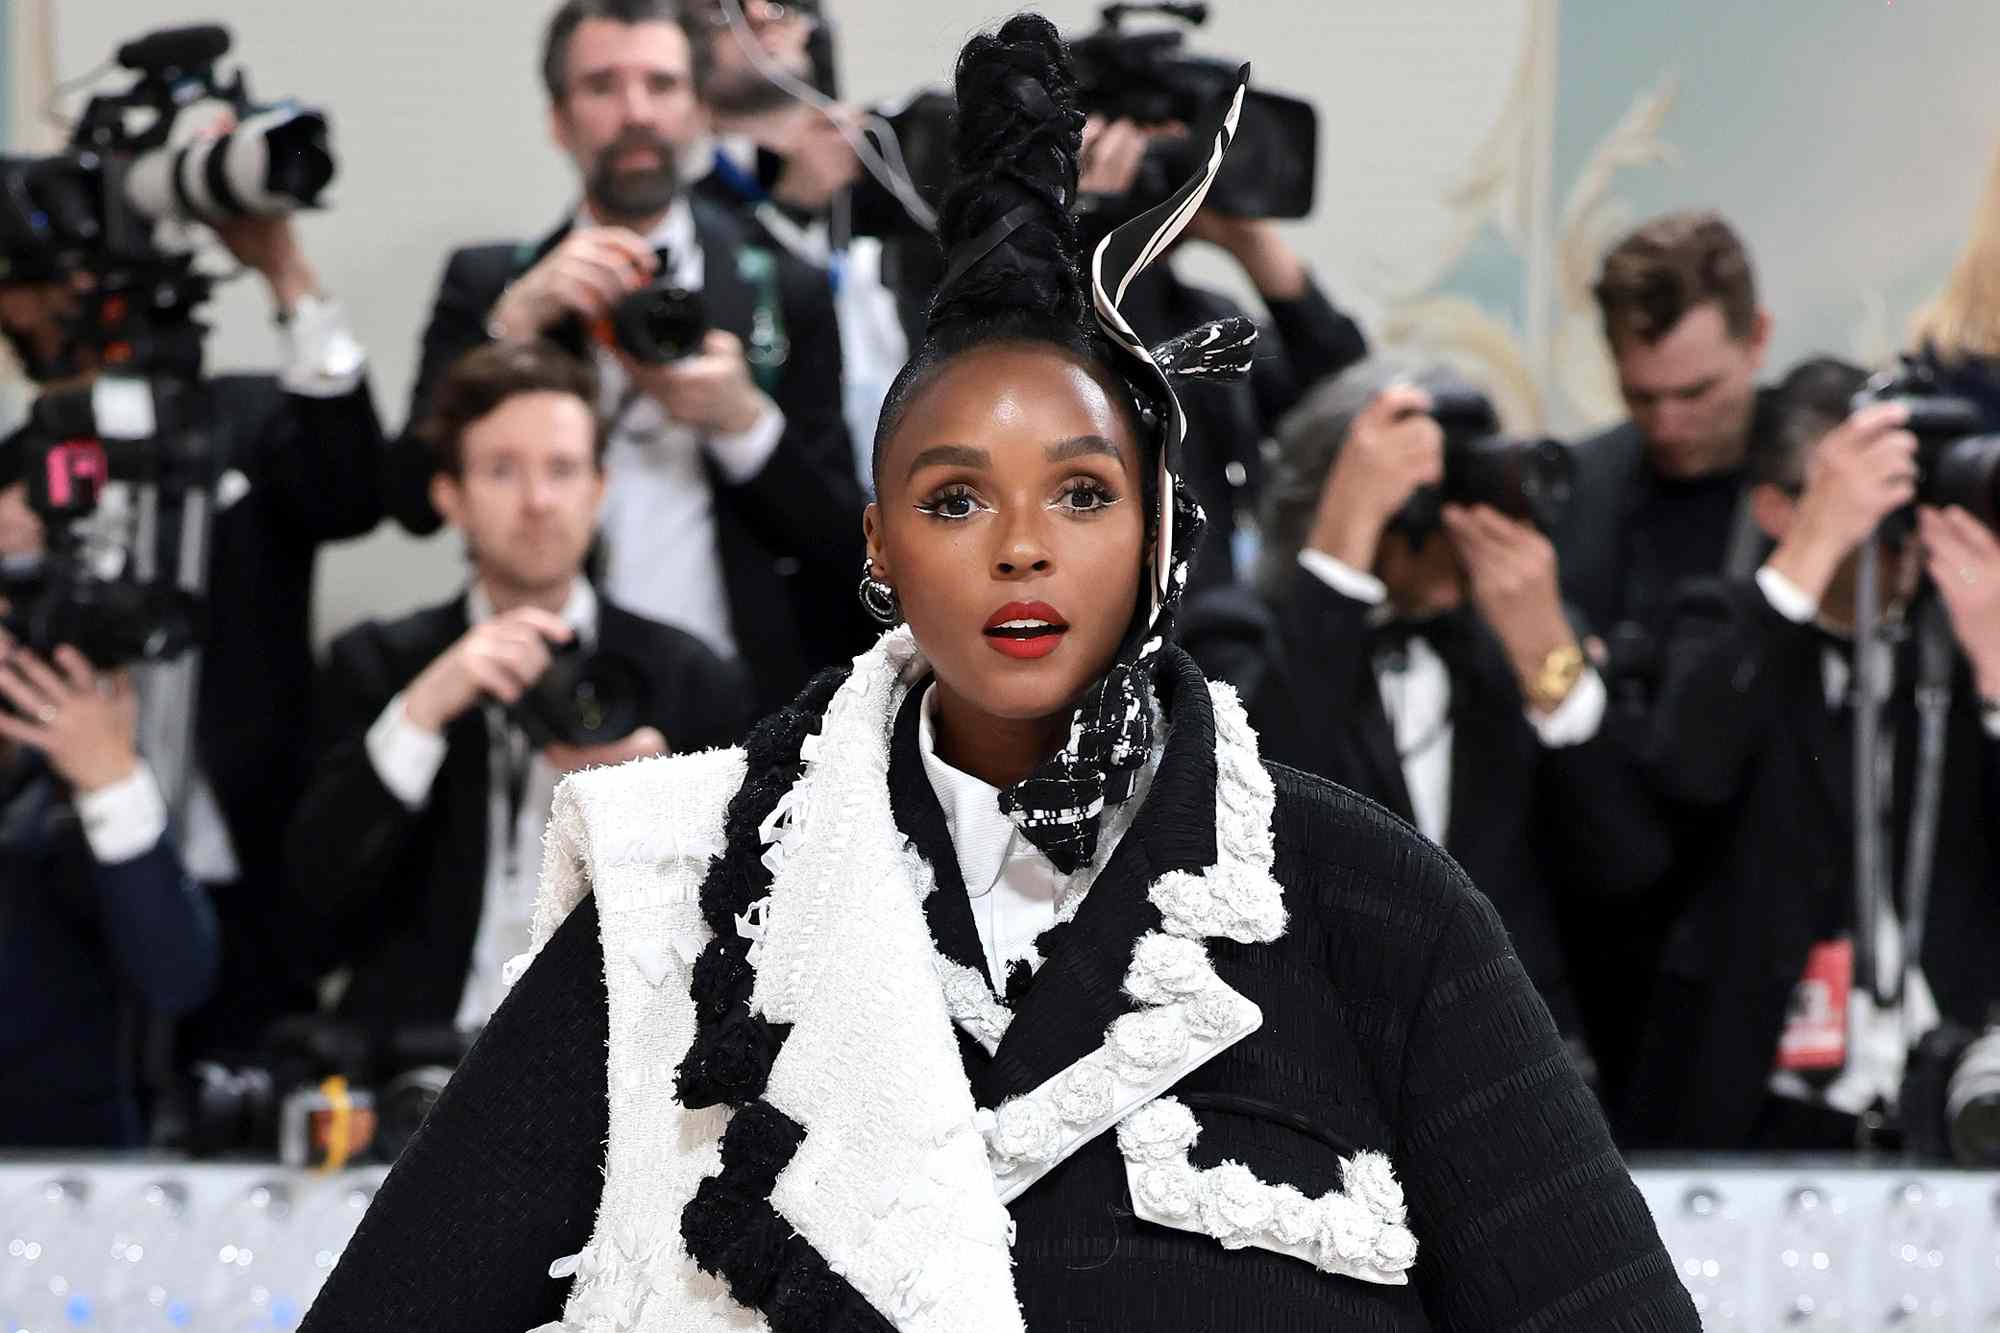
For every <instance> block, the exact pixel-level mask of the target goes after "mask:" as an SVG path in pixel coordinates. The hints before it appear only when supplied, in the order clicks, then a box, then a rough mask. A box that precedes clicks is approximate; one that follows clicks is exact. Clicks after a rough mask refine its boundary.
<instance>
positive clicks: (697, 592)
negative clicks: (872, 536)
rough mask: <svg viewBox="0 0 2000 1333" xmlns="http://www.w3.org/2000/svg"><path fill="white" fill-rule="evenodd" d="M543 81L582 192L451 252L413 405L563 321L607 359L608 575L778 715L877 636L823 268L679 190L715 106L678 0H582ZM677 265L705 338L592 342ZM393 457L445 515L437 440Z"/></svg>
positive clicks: (566, 13)
mask: <svg viewBox="0 0 2000 1333" xmlns="http://www.w3.org/2000/svg"><path fill="white" fill-rule="evenodd" d="M543 75H544V80H545V82H546V84H547V88H548V93H549V98H550V124H551V130H552V133H553V135H554V137H555V140H556V142H557V144H558V145H559V146H560V147H561V148H562V150H563V151H564V152H565V153H566V154H567V155H568V156H570V157H571V158H572V159H573V160H574V161H575V163H576V165H577V170H578V174H579V177H580V178H581V183H582V186H583V200H582V203H581V206H580V207H579V208H577V210H576V211H575V212H574V214H573V215H572V216H571V217H569V218H568V219H566V220H565V221H564V222H563V223H562V224H561V225H560V226H558V227H557V228H556V229H555V230H554V231H552V232H551V233H549V234H548V235H547V236H545V237H543V238H542V239H541V240H540V241H538V242H533V243H528V244H520V245H481V246H472V247H469V248H466V249H462V250H459V251H457V252H455V253H454V254H453V255H452V256H451V258H450V260H449V261H448V262H447V264H446V266H445V272H444V278H443V281H442V283H441V285H440V287H439V290H438V295H437V301H436V305H435V306H434V308H433V309H432V312H431V321H430V325H429V327H428V328H426V330H425V331H424V339H423V355H422V361H421V364H420V367H419V370H418V375H417V384H416V390H415V393H414V394H413V396H412V402H411V413H410V420H411V421H412V422H413V423H414V422H417V421H421V420H422V419H423V417H424V416H425V415H426V413H427V410H428V404H429V402H430V400H431V397H432V395H433V394H434V393H435V391H436V386H437V384H438V383H439V381H440V379H441V377H442V376H443V374H444V372H445V369H446V368H447V367H448V366H449V365H450V364H451V363H452V362H453V361H455V360H456V359H457V358H458V357H459V356H460V355H462V354H464V353H465V352H466V351H468V350H469V349H471V348H474V347H477V346H479V345H481V344H483V343H486V342H489V341H515V340H522V339H533V338H536V337H543V336H546V337H551V338H554V339H556V340H557V341H559V342H562V343H564V344H566V345H567V346H569V347H571V348H572V350H574V351H576V352H578V353H579V354H584V353H588V354H590V355H593V356H595V358H596V359H597V362H598V366H599V370H600V375H601V377H602V382H603V388H602V390H601V392H602V393H603V395H604V397H603V400H602V402H601V403H600V405H599V406H600V408H601V410H603V411H604V413H605V414H606V416H607V417H608V418H609V419H610V420H611V421H612V423H613V424H612V428H611V434H612V439H611V446H610V450H609V453H608V454H607V463H606V467H607V472H608V475H609V477H610V498H609V502H608V505H607V509H606V512H605V515H604V523H603V531H602V539H603V549H602V552H601V557H602V570H601V576H600V582H601V584H602V586H603V587H604V588H605V590H606V591H608V592H609V593H610V594H611V595H612V596H614V597H616V598H618V599H620V600H621V601H623V602H624V603H625V604H626V605H628V606H630V607H631V608H632V609H634V610H635V611H639V612H642V613H644V614H646V615H648V616H650V617H652V618H654V619H657V620H661V621H664V622H666V623H668V624H673V625H677V626H679V627H680V628H682V629H685V630H687V631H688V632H690V633H692V634H694V635H696V636H697V637H699V638H701V639H702V640H703V641H704V642H706V643H707V644H708V645H709V646H710V647H711V648H713V649H715V650H716V651H717V652H718V653H720V654H721V655H723V656H725V657H737V656H740V657H741V658H742V659H743V660H744V662H745V663H746V665H747V667H748V671H749V676H750V679H751V682H752V685H753V687H754V691H755V698H756V701H757V705H758V707H759V709H760V711H761V710H764V709H769V708H772V707H775V706H777V705H778V704H780V703H782V702H784V701H785V700H788V699H789V698H790V697H791V696H792V694H793V693H795V692H796V690H797V689H798V688H799V687H800V685H802V684H803V682H804V681H805V679H806V678H807V677H808V676H809V675H810V674H811V672H812V671H813V670H815V669H817V668H819V667H821V666H825V665H828V664H830V663H832V662H835V661H838V660H841V659H844V658H845V657H846V656H848V655H849V654H850V653H852V652H854V651H857V650H858V649H859V648H860V647H861V646H865V643H866V641H867V637H868V633H867V626H866V622H865V619H864V618H863V617H862V615H861V612H860V610H859V608H858V607H857V606H856V604H855V601H854V596H853V585H854V582H855V580H856V579H858V578H859V577H860V575H859V573H858V571H859V569H860V566H861V528H860V515H861V505H862V500H861V493H860V488H859V485H858V483H857V482H856V481H855V473H854V463H853V455H852V451H851V449H850V446H849V443H848V436H847V431H846V428H845V426H844V425H843V422H842V417H841V357H840V342H839V334H838V332H837V329H836V326H835V322H834V317H833V308H832V302H831V298H830V295H829V292H828V289H827V284H826V281H825V278H824V275H822V274H818V273H815V272H814V271H812V270H811V269H809V268H807V267H806V266H804V265H802V264H800V263H799V262H797V261H796V260H795V259H793V258H792V257H791V256H789V255H787V254H783V253H778V252H774V251H772V250H770V249H768V248H765V247H762V246H758V245H755V244H753V243H752V242H751V239H750V238H749V237H748V236H747V235H746V233H745V231H744V228H743V226H742V224H741V222H740V221H739V220H738V219H737V218H735V217H733V216H732V215H731V213H730V212H729V210H727V209H724V208H720V207H717V206H716V205H714V204H713V203H712V202H710V201H708V200H705V199H702V198H700V197H691V196H690V195H689V193H688V192H687V191H686V190H684V189H683V188H682V186H683V181H682V178H681V159H682V157H683V155H684V154H686V153H688V152H689V151H691V150H692V148H693V146H694V144H695V143H696V141H697V139H698V138H699V134H700V131H701V127H702V117H701V109H700V106H699V104H698V103H697V101H696V98H695V91H694V85H693V76H692V72H691V58H690V47H689V42H688V38H687V35H686V33H685V32H684V31H683V28H682V26H681V23H680V22H679V21H678V20H677V18H676V17H675V7H674V5H673V4H671V3H669V0H568V2H567V3H565V4H564V5H563V6H562V7H561V8H560V9H559V10H557V12H556V13H555V15H554V17H553V18H552V19H551V20H550V23H549V28H548V33H547V38H546V42H545V45H544V52H543ZM662 251H664V252H665V253H666V255H667V256H668V264H669V269H668V271H667V272H666V273H665V274H664V275H662V274H660V273H659V272H658V269H659V261H658V259H657V253H658V252H662ZM658 276H666V277H670V278H672V279H673V280H674V281H675V282H676V283H677V284H678V285H679V286H681V287H684V288H688V289H698V290H699V292H700V299H701V304H702V307H703V310H704V313H705V315H706V318H707V321H708V323H709V326H710V327H709V332H708V333H707V335H706V337H705V339H704V340H703V342H702V344H701V346H700V348H699V349H698V351H697V352H695V353H694V354H693V355H690V356H688V357H685V358H683V359H681V360H677V361H672V362H668V363H666V364H661V365H647V364H641V363H639V362H638V361H636V360H634V359H633V358H632V357H631V356H630V355H629V354H625V353H621V352H616V351H613V350H611V349H610V348H608V347H605V346H602V345H598V346H596V347H594V348H592V347H590V346H589V340H590V333H589V331H590V330H593V329H598V328H601V324H600V321H601V320H602V319H603V318H604V316H605V315H606V314H607V312H608V311H609V310H610V309H611V307H612V306H613V305H614V304H615V303H616V302H617V301H618V300H619V298H621V297H623V296H625V295H627V294H629V293H631V292H633V291H635V290H637V289H638V288H640V287H643V286H645V285H646V284H648V283H650V282H652V281H653V280H654V278H655V277H658ZM394 453H395V460H396V461H395V465H394V466H393V468H392V479H391V483H390V490H391V504H392V506H393V507H394V512H395V513H396V515H397V517H398V519H399V520H400V521H401V522H402V523H403V524H404V525H405V526H406V527H408V528H409V529H410V530H411V531H413V532H418V533H425V532H430V531H433V530H435V529H436V527H437V526H438V522H439V518H438V515H437V513H436V511H435V509H434V508H433V507H432V505H431V503H430V498H429V490H428V486H429V468H430V455H429V454H428V452H427V451H426V450H425V449H424V448H423V446H422V443H421V442H420V441H417V440H416V439H414V438H413V437H410V436H408V435H406V437H405V439H404V440H403V442H402V443H401V444H400V445H399V446H398V447H397V449H396V450H395V451H394Z"/></svg>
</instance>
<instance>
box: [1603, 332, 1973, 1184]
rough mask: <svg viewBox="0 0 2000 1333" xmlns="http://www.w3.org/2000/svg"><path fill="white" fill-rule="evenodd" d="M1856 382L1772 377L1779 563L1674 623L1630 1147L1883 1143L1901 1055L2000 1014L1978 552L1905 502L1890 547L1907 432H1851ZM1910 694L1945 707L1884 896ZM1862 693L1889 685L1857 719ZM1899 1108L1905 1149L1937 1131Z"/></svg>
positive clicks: (1768, 451)
mask: <svg viewBox="0 0 2000 1333" xmlns="http://www.w3.org/2000/svg"><path fill="white" fill-rule="evenodd" d="M1862 379H1863V376H1862V373H1861V372H1860V371H1859V370H1857V369H1855V368H1853V367H1851V366H1845V365H1842V364H1841V363H1839V362H1833V361H1818V362H1809V363H1807V364H1806V365H1803V366H1801V367H1800V368H1798V369H1797V370H1795V371H1794V372H1793V373H1792V374H1791V375H1790V376H1788V377H1787V379H1786V381H1785V382H1784V384H1783V385H1782V386H1781V392H1780V397H1779V404H1780V408H1779V411H1780V425H1779V429H1778V430H1777V431H1776V432H1775V434H1774V435H1773V437H1772V438H1771V440H1770V442H1769V444H1768V446H1766V447H1759V448H1755V449H1753V450H1752V452H1751V454H1750V457H1749V460H1748V466H1749V470H1750V477H1751V482H1752V491H1751V502H1752V506H1753V512H1754V514H1755V516H1756V519H1757V522H1758V525H1759V527H1760V528H1761V529H1762V530H1763V531H1764V533H1766V534H1767V535H1768V536H1769V537H1770V538H1771V540H1772V541H1774V542H1775V543H1776V548H1775V550H1774V551H1773V552H1772V554H1771V556H1770V557H1769V559H1767V560H1766V561H1765V562H1764V564H1763V566H1762V567H1761V568H1760V569H1758V570H1757V572H1756V574H1755V576H1754V578H1750V579H1742V580H1737V581H1733V582H1721V583H1714V584H1706V585H1700V586H1697V587H1695V588H1692V589H1690V590H1688V592H1686V593H1685V594H1684V596H1683V597H1682V599H1681V600H1680V602H1679V603H1678V605H1677V607H1676V611H1675V615H1674V617H1673V621H1672V629H1671V632H1670V637H1669V639H1668V650H1667V661H1666V671H1665V678H1664V684H1663V689H1662V693H1661V698H1660V704H1659V709H1658V714H1657V718H1656V731H1655V736H1654V751H1655V753H1654V758H1655V763H1656V767H1657V772H1658V779H1659V782H1660V783H1661V785H1662V787H1663V789H1665V790H1666V791H1668V792H1669V793H1671V794H1672V795H1673V796H1674V797H1675V798H1677V799H1678V800H1680V801H1682V802H1685V803H1687V805H1689V806H1690V807H1691V808H1693V809H1694V810H1696V811H1698V812H1699V813H1700V815H1701V817H1702V821H1703V822H1702V823H1701V824H1700V825H1698V826H1697V828H1698V831H1699V833H1700V836H1699V839H1698V844H1699V850H1698V852H1697V854H1696V855H1695V856H1694V857H1693V859H1692V860H1691V863H1690V866H1689V871H1690V881H1689V888H1690V897H1689V899H1688V901H1687V905H1686V909H1685V911H1684V913H1683V914H1682V915H1681V917H1680V918H1679V919H1678V920H1677V921H1676V923H1675V926H1674V929H1673V931H1672V933H1671V935H1670V937H1669V940H1668V944H1667V949H1666V952H1665V955H1664V958H1663V962H1662V975H1661V979H1660V982H1659V985H1658V989H1657V994H1656V1000H1655V1003H1654V1006H1653V1008H1652V1011H1651V1014H1650V1016H1649V1021H1648V1025H1647V1037H1646V1040H1645V1042H1644V1044H1643V1046H1642V1051H1641V1060H1640V1065H1639V1070H1638V1074H1637V1077H1636V1079H1635V1084H1634V1091H1633V1097H1632V1116H1631V1119H1632V1124H1633V1129H1634V1134H1635V1138H1636V1140H1637V1141H1639V1142H1641V1143H1643V1144H1646V1145H1660V1146H1673V1147H1692V1148H1720V1149H1746V1148H1749V1149H1783V1150H1839V1149H1847V1148H1853V1147H1856V1146H1863V1145H1866V1146H1883V1145H1884V1144H1886V1143H1889V1142H1891V1140H1889V1139H1888V1138H1885V1136H1884V1134H1883V1130H1884V1128H1885V1126H1887V1127H1889V1128H1891V1129H1893V1128H1894V1123H1895V1120H1896V1116H1897V1111H1896V1108H1897V1107H1898V1104H1899V1100H1904V1098H1905V1087H1906V1085H1905V1082H1904V1078H1905V1073H1906V1069H1907V1068H1908V1066H1909V1064H1910V1060H1909V1052H1910V1050H1911V1047H1912V1045H1913V1044H1915V1043H1916V1042H1917V1041H1918V1039H1919V1038H1921V1037H1923V1036H1924V1035H1925V1034H1926V1033H1928V1032H1931V1031H1932V1030H1933V1029H1936V1028H1937V1027H1938V1026H1939V1024H1940V1023H1941V1022H1943V1023H1951V1024H1957V1025H1963V1026H1966V1027H1969V1028H1971V1029H1974V1030H1977V1029H1978V1028H1980V1027H1981V1026H1983V1025H1984V1023H1985V1021H1986V1019H1987V1015H1988V1009H1989V1006H1990V1005H1992V1004H1993V1003H1994V1002H1995V1001H1996V1000H2000V983H1996V982H1995V980H1994V972H1993V968H1992V959H1993V958H1994V956H1995V953H1996V951H2000V860H1996V857H1995V849H1994V846H1993V811H1994V810H1995V809H1996V808H2000V541H1996V540H1995V537H1994V534H1993V533H1992V531H1991V530H1990V529H1989V528H1987V527H1986V526H1984V525H1983V524H1982V523H1981V522H1980V521H1979V520H1977V519H1975V518H1973V517H1972V516H1971V515H1969V514H1968V513H1967V512H1965V511H1964V510H1963V509H1960V508H1957V507H1955V506H1951V507H1945V508H1937V507H1934V506H1932V505H1929V504H1920V505H1917V506H1916V513H1915V517H1916V524H1915V530H1914V532H1911V531H1910V529H1909V528H1908V527H1907V526H1906V518H1905V515H1906V513H1907V511H1908V509H1909V507H1910V506H1911V505H1912V502H1913V500H1915V499H1916V498H1917V494H1918V492H1917V463H1916V450H1917V440H1916V437H1915V436H1914V435H1913V434H1912V433H1911V432H1910V430H1909V429H1906V422H1907V421H1908V420H1909V411H1910V409H1909V407H1908V406H1907V405H1906V404H1903V403H1898V402H1885V403H1875V404H1872V405H1869V406H1866V407H1863V408H1861V409H1860V410H1858V411H1854V412H1852V414H1851V415H1850V414H1849V404H1850V401H1851V400H1852V398H1853V396H1854V394H1855V392H1856V391H1857V390H1858V389H1859V388H1860V387H1861V384H1862ZM1878 533H1882V534H1884V537H1883V540H1882V543H1881V546H1880V548H1879V549H1880V552H1881V553H1880V556H1879V562H1880V569H1879V585H1878V586H1879V606H1880V612H1881V623H1882V624H1883V625H1884V626H1887V627H1889V630H1890V632H1887V633H1880V634H1878V636H1877V637H1876V638H1874V639H1873V640H1870V641H1867V642H1857V641H1856V638H1855V627H1856V624H1857V617H1858V615H1859V612H1860V607H1861V602H1860V587H1859V584H1860V556H1859V552H1860V550H1861V548H1862V547H1863V546H1864V545H1865V544H1867V543H1869V542H1870V541H1871V540H1874V539H1875V538H1876V535H1877V534H1878ZM1932 599H1935V601H1934V602H1933V601H1932ZM1939 608H1941V615H1939V614H1938V609H1939ZM1940 621H1941V622H1942V623H1939V622H1940ZM1912 625H1914V626H1917V627H1918V628H1917V629H1916V631H1915V632H1901V629H1900V628H1899V627H1908V626H1912ZM1932 626H1935V629H1932V628H1931V627H1932ZM1927 640H1928V642H1930V643H1934V644H1936V645H1937V646H1938V647H1937V649H1931V650H1927V649H1926V647H1925V644H1926V641H1927ZM1940 650H1941V651H1940ZM1864 654H1865V655H1866V659H1865V660H1866V665H1867V670H1866V672H1865V673H1864V670H1863V665H1864V659H1863V656H1862V655H1864ZM1927 675H1932V676H1934V678H1937V680H1938V684H1937V687H1936V691H1937V692H1936V694H1935V695H1934V696H1932V697H1934V698H1936V699H1937V701H1938V702H1939V703H1940V704H1942V706H1943V712H1942V715H1941V729H1940V731H1939V732H1938V735H1939V736H1940V738H1941V740H1942V754H1941V759H1940V761H1939V762H1941V765H1942V767H1941V769H1939V770H1937V771H1936V773H1937V776H1938V778H1939V779H1940V782H1941V785H1940V786H1939V787H1938V789H1937V791H1938V801H1937V804H1936V806H1935V824H1934V830H1933V831H1934V833H1935V843H1934V848H1935V851H1934V855H1933V856H1932V857H1931V859H1930V864H1929V873H1928V875H1924V874H1922V873H1921V867H1920V868H1919V872H1918V873H1917V874H1915V875H1914V876H1909V877H1907V878H1905V875H1906V873H1907V864H1908V862H1909V861H1910V860H1911V859H1912V857H1913V856H1914V855H1915V853H1913V852H1912V850H1911V839H1912V838H1913V836H1914V834H1913V830H1914V829H1915V828H1916V823H1915V821H1914V820H1913V808H1914V805H1915V803H1916V800H1917V798H1916V796H1915V790H1916V789H1917V788H1918V787H1919V786H1920V785H1921V770H1922V769H1923V768H1924V767H1925V760H1924V759H1923V757H1922V756H1921V749H1920V743H1919V738H1920V732H1921V730H1922V721H1921V719H1922V717H1923V716H1924V711H1925V696H1926V691H1927V687H1926V686H1924V685H1922V684H1920V680H1921V679H1922V678H1923V677H1925V676H1927ZM1863 678H1873V679H1876V680H1879V681H1885V682H1886V685H1885V686H1884V687H1883V692H1882V694H1881V695H1880V696H1878V697H1877V698H1875V699H1874V700H1873V702H1872V704H1871V701H1870V700H1868V699H1865V698H1863V697H1861V695H1862V691H1861V690H1859V689H1858V688H1857V684H1856V682H1857V680H1859V679H1863ZM1871 706H1872V707H1874V708H1875V710H1876V718H1877V725H1878V726H1879V728H1880V741H1881V751H1882V756H1881V757H1882V763H1883V765H1884V766H1886V771H1888V772H1890V773H1893V775H1894V776H1893V780H1891V781H1888V782H1887V784H1886V788H1887V791H1886V795H1884V796H1883V797H1881V800H1882V803H1883V810H1882V815H1883V818H1882V822H1881V824H1880V825H1879V827H1880V828H1881V829H1882V830H1883V832H1884V834H1885V841H1886V844H1887V845H1886V846H1885V847H1884V849H1883V850H1884V852H1885V854H1886V856H1887V861H1888V864H1889V865H1891V866H1894V867H1897V868H1898V870H1897V873H1898V877H1899V883H1898V884H1897V886H1896V889H1895V891H1894V892H1893V893H1890V894H1888V895H1886V898H1887V901H1884V902H1883V903H1882V904H1881V910H1880V912H1879V919H1878V920H1876V921H1873V922H1868V923H1861V924H1857V916H1858V913H1859V908H1858V903H1857V892H1856V889H1857V884H1856V880H1857V870H1856V865H1855V861H1854V848H1855V821H1856V805H1857V799H1858V798H1857V797H1856V796H1855V783H1856V771H1857V770H1856V759H1855V753H1856V751H1855V740H1854V730H1855V710H1856V709H1857V708H1866V707H1871ZM1923 748H1927V747H1923ZM1882 771H1884V770H1883V768H1878V769H1877V772H1878V774H1879V773H1880V772H1882ZM1864 932H1865V935H1864ZM1902 1109H1903V1120H1904V1123H1903V1128H1905V1129H1907V1130H1909V1131H1911V1133H1912V1134H1913V1135H1915V1134H1920V1133H1922V1132H1923V1131H1925V1130H1926V1129H1927V1128H1928V1127H1929V1126H1928V1124H1927V1122H1928V1120H1929V1118H1930V1117H1931V1116H1933V1115H1936V1114H1937V1112H1936V1111H1935V1109H1933V1110H1932V1111H1929V1112H1924V1111H1920V1110H1918V1109H1917V1107H1916V1106H1915V1104H1914V1103H1912V1102H1908V1101H1905V1104H1904V1105H1903V1108H1902Z"/></svg>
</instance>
